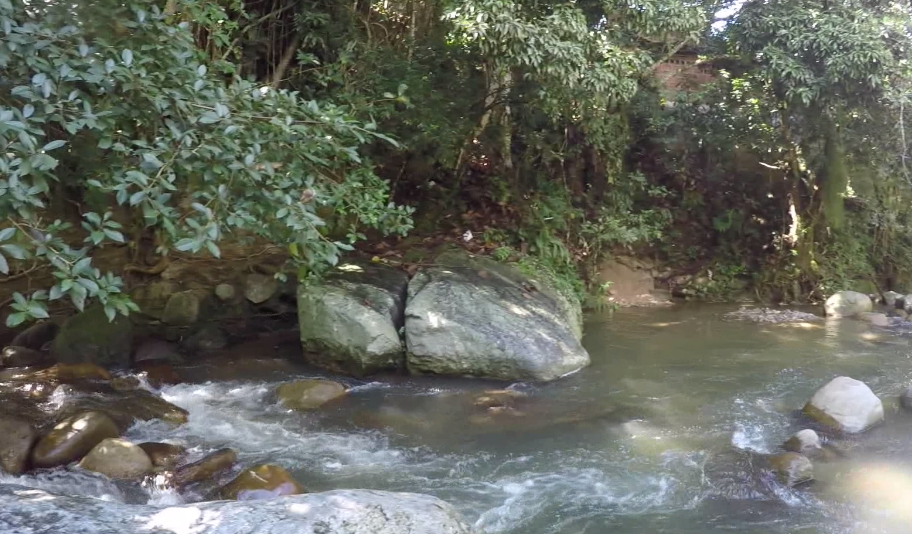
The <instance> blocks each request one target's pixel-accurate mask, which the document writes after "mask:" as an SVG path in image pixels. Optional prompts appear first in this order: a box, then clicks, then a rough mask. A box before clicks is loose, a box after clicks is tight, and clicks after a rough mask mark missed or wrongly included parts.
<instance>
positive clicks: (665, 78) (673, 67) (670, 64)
mask: <svg viewBox="0 0 912 534" xmlns="http://www.w3.org/2000/svg"><path fill="white" fill-rule="evenodd" d="M696 61H697V58H696V56H689V55H683V54H680V55H676V56H672V57H671V58H670V59H668V60H667V61H665V62H663V63H660V64H659V65H658V66H657V67H656V68H655V70H654V71H653V72H654V74H653V75H654V76H655V77H656V80H658V82H659V85H660V87H661V88H662V89H663V90H664V91H665V92H670V93H678V92H680V91H686V90H688V89H693V88H696V87H699V86H701V85H703V84H706V83H709V82H711V81H713V80H714V79H715V78H716V75H715V72H714V71H713V69H712V68H711V67H709V66H706V65H697V64H696Z"/></svg>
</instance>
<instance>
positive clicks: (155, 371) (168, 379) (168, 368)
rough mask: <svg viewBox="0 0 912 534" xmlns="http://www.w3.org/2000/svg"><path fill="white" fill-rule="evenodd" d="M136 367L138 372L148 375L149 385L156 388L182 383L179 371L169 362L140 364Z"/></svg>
mask: <svg viewBox="0 0 912 534" xmlns="http://www.w3.org/2000/svg"><path fill="white" fill-rule="evenodd" d="M135 367H136V370H138V371H139V372H141V373H143V374H144V375H146V380H148V381H149V385H150V386H152V387H154V388H161V387H162V386H165V385H173V384H180V383H181V382H182V380H181V377H180V375H178V374H177V371H175V370H174V367H173V366H172V365H171V364H170V363H168V362H157V361H147V362H139V363H138V364H136V365H135Z"/></svg>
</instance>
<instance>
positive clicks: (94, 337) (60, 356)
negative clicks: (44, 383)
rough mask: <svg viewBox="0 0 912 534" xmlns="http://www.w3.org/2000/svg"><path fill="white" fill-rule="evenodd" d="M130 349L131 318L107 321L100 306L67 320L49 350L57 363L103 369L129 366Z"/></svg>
mask: <svg viewBox="0 0 912 534" xmlns="http://www.w3.org/2000/svg"><path fill="white" fill-rule="evenodd" d="M132 346H133V325H132V323H131V322H130V319H129V318H127V317H124V316H123V315H117V316H115V317H114V320H113V321H111V320H109V319H108V316H107V315H106V314H105V312H104V309H103V308H102V307H101V306H92V307H90V308H88V309H87V310H85V311H84V312H82V313H77V314H76V315H74V316H72V317H70V318H69V319H67V320H66V321H65V322H64V323H63V326H62V327H61V328H60V332H59V333H58V334H57V337H56V338H54V343H53V345H52V347H51V354H52V355H53V356H54V358H56V360H57V361H58V362H62V363H80V362H90V363H94V364H97V365H101V366H103V367H108V368H112V367H119V368H124V367H129V365H130V352H131V349H132Z"/></svg>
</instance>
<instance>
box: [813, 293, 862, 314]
mask: <svg viewBox="0 0 912 534" xmlns="http://www.w3.org/2000/svg"><path fill="white" fill-rule="evenodd" d="M873 307H874V303H873V302H871V297H869V296H867V295H865V294H864V293H859V292H858V291H839V292H838V293H835V294H833V295H832V296H831V297H830V298H828V299H827V300H826V303H824V305H823V308H824V311H825V312H826V315H827V317H851V316H853V315H858V314H861V313H865V312H869V311H871V310H872V309H873Z"/></svg>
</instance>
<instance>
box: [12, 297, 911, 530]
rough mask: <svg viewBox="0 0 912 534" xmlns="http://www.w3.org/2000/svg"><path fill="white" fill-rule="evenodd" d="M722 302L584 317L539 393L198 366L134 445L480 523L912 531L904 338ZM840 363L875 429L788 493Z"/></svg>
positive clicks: (264, 367)
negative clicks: (426, 502)
mask: <svg viewBox="0 0 912 534" xmlns="http://www.w3.org/2000/svg"><path fill="white" fill-rule="evenodd" d="M733 309H734V307H731V306H699V307H698V306H686V307H678V308H669V309H640V310H636V309H632V310H622V311H620V312H617V313H615V314H614V315H611V316H609V315H605V316H598V317H591V318H590V320H589V322H588V324H587V328H586V332H587V335H586V338H585V340H584V343H585V345H586V347H587V348H588V350H589V351H590V353H591V356H592V366H591V367H590V368H588V369H586V370H584V371H582V372H579V373H576V374H574V375H572V376H570V377H567V378H566V379H564V380H561V381H558V382H555V383H551V384H547V385H539V386H533V385H529V384H502V383H485V382H480V381H469V380H453V379H450V380H445V379H433V378H407V377H380V378H377V379H375V381H373V382H370V381H368V382H363V381H353V380H347V383H348V384H349V385H351V386H353V389H352V391H351V394H350V395H349V396H348V397H347V398H346V399H344V400H343V401H342V402H339V403H338V404H336V405H334V406H333V407H332V408H329V409H326V410H321V411H318V412H313V413H307V414H300V413H295V412H290V411H288V410H285V409H283V408H281V407H279V406H277V405H276V404H275V403H274V401H273V398H272V392H273V390H274V389H275V387H276V384H277V383H279V382H281V381H284V380H290V379H295V378H300V377H305V376H312V375H313V374H314V372H313V371H312V370H308V369H306V368H302V367H298V366H295V365H292V364H288V363H282V362H280V361H276V362H272V363H269V362H262V361H258V362H253V363H250V362H248V363H247V364H245V365H241V364H235V365H233V366H232V367H230V368H227V369H226V366H225V365H224V364H223V365H221V367H211V366H199V367H197V368H194V369H190V370H189V374H190V375H191V377H192V378H193V380H192V381H191V383H186V384H182V385H178V386H172V387H169V388H167V389H165V390H164V395H165V397H166V398H167V400H169V401H171V402H174V403H175V404H178V405H180V406H182V407H184V408H186V409H187V410H189V412H190V422H189V423H188V424H187V425H184V426H182V427H180V428H178V429H174V430H172V429H168V428H167V427H166V426H164V425H161V424H157V423H143V424H140V425H137V426H135V427H134V428H132V429H131V430H130V432H129V435H128V437H129V438H131V439H133V440H137V441H139V440H159V441H160V440H166V441H172V442H176V443H181V444H184V445H186V446H189V447H191V450H192V451H193V452H194V453H195V454H197V455H202V454H204V453H205V452H207V451H210V450H212V449H216V448H220V447H231V448H233V449H235V450H237V451H238V453H239V458H240V460H241V462H243V463H257V462H267V461H268V462H270V463H277V464H280V465H283V466H285V467H287V468H289V469H290V470H291V471H293V472H294V474H295V475H296V476H297V478H298V479H299V480H301V481H302V482H303V483H304V484H305V485H306V486H307V487H308V488H310V489H312V490H315V491H320V490H325V489H334V488H375V489H387V490H397V491H412V492H419V493H430V494H433V495H436V496H438V497H441V498H443V499H445V500H447V501H449V502H451V503H453V504H454V505H455V506H456V507H457V508H458V509H459V510H460V511H461V512H462V513H463V514H464V515H465V517H466V518H467V519H468V520H469V521H471V522H474V523H475V524H476V526H477V527H478V528H479V529H480V530H483V531H484V532H488V533H510V534H513V533H523V534H552V533H553V534H558V533H560V534H577V533H579V534H604V533H606V532H611V533H613V534H626V533H653V532H655V533H664V532H667V533H676V534H691V533H692V534H698V533H700V534H702V533H705V532H714V531H719V532H722V531H738V532H745V533H749V534H750V533H756V534H760V533H764V534H767V533H802V534H817V533H819V534H823V533H827V534H873V533H874V532H885V533H887V534H893V533H894V532H895V533H899V532H909V527H908V525H910V524H912V506H908V504H909V503H912V455H910V454H909V453H910V452H912V416H908V415H906V414H905V413H901V412H899V411H898V409H897V407H896V404H897V403H896V402H895V399H896V397H897V396H898V394H899V392H900V391H901V390H902V388H903V387H904V386H905V385H906V384H907V383H908V382H910V380H909V379H910V375H912V365H910V351H909V340H910V339H912V334H909V333H898V332H896V331H889V330H878V329H873V328H872V327H870V326H868V325H866V324H863V323H861V322H855V321H850V320H844V321H824V320H820V321H819V322H809V321H804V322H800V323H792V324H771V323H753V322H745V321H731V320H723V315H724V314H725V313H726V312H729V311H731V310H733ZM907 326H909V325H907ZM215 365H218V364H215ZM840 374H845V375H848V376H851V377H853V378H856V379H859V380H862V381H864V382H866V383H867V384H868V385H869V386H870V387H871V388H872V389H873V390H874V392H875V393H876V394H878V395H879V396H880V397H881V398H882V399H884V402H885V407H886V423H885V424H884V425H882V426H881V427H879V428H877V429H874V430H873V431H871V432H869V433H868V434H866V435H864V436H862V437H858V438H853V439H851V440H846V441H843V442H841V443H840V444H839V445H840V447H841V449H842V450H844V451H845V452H846V457H845V458H842V459H839V460H833V461H830V462H828V463H824V462H818V463H817V464H816V465H815V473H816V476H817V482H816V483H815V484H813V485H811V486H809V487H805V488H802V489H799V490H794V489H788V488H784V487H782V486H781V485H780V484H779V483H778V482H777V481H776V479H775V478H774V477H772V476H771V475H770V473H768V472H766V470H765V469H764V468H763V467H762V465H763V462H762V461H761V460H762V455H763V454H768V453H771V452H775V451H777V450H778V448H779V445H780V444H781V443H782V442H783V441H785V439H787V438H788V436H789V435H790V434H791V433H793V432H795V431H797V430H799V429H800V428H801V426H800V421H799V420H798V418H797V416H796V410H797V409H800V408H801V406H802V405H803V404H804V403H805V402H806V401H807V399H808V398H810V396H811V395H812V394H813V392H814V390H815V389H816V388H818V387H820V386H821V385H823V384H824V383H826V382H827V381H829V380H830V379H831V378H833V377H834V376H837V375H840ZM215 378H217V380H213V379H215ZM504 388H506V391H496V392H494V393H487V394H486V395H482V394H483V393H484V392H485V391H487V390H503V389H504ZM492 395H493V396H494V397H496V398H495V399H494V400H491V396H492ZM47 476H48V475H41V476H39V477H22V478H21V479H16V481H17V482H18V483H27V484H29V485H39V486H41V487H45V488H46V487H48V485H53V484H60V491H63V492H66V493H70V492H77V491H82V492H88V493H91V494H95V495H106V496H107V497H106V498H109V499H116V500H122V501H125V502H135V501H133V500H132V499H133V497H132V495H133V494H130V493H129V492H126V493H125V491H126V490H124V489H122V488H119V487H118V486H115V485H113V484H108V483H107V482H106V481H101V482H98V481H95V482H92V484H95V485H96V486H92V484H84V483H82V482H81V481H80V480H81V479H78V478H76V477H84V476H85V475H83V474H65V473H64V474H58V475H56V476H58V477H62V479H61V480H58V481H56V482H54V481H51V480H49V479H47V478H46V477H47ZM42 477H45V478H42ZM67 477H69V478H67ZM28 480H31V483H29V482H27V481H28ZM93 480H95V479H93ZM2 481H8V480H7V479H0V482H2ZM75 486H79V487H80V488H82V489H81V490H75V489H73V488H74V487H75ZM144 498H145V499H147V500H150V501H151V502H152V503H153V504H162V505H166V504H173V503H174V502H176V501H177V500H179V499H180V498H181V497H179V496H177V495H174V494H172V493H165V494H155V495H153V496H151V497H149V496H148V495H146V496H145V497H144ZM185 498H186V497H185ZM903 528H905V529H906V530H903Z"/></svg>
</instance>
